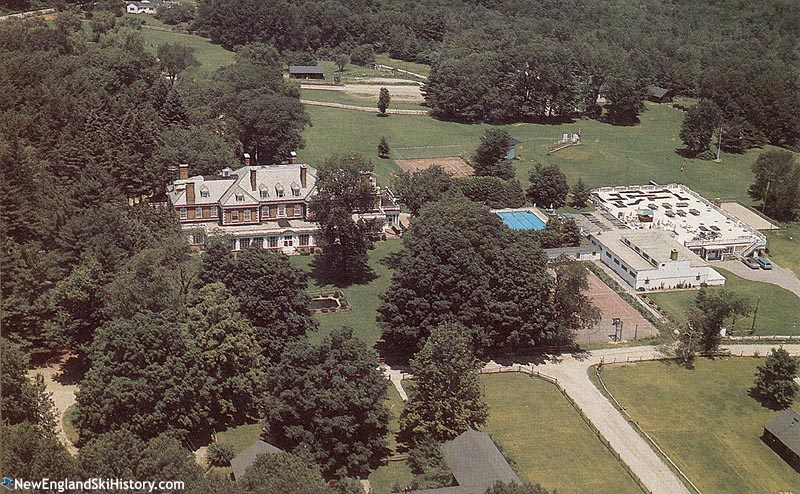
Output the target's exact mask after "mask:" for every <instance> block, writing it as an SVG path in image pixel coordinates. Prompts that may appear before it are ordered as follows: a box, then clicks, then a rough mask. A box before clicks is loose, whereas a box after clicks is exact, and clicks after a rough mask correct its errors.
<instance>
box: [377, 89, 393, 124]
mask: <svg viewBox="0 0 800 494" xmlns="http://www.w3.org/2000/svg"><path fill="white" fill-rule="evenodd" d="M391 100H392V96H391V95H390V94H389V90H388V89H386V88H385V87H382V88H381V90H380V91H379V92H378V111H379V112H380V116H382V117H383V116H386V109H387V108H389V102H390V101H391Z"/></svg>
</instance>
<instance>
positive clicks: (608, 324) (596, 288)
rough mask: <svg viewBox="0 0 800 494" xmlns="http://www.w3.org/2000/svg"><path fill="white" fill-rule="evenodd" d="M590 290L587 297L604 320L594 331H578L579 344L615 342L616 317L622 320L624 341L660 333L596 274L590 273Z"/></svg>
mask: <svg viewBox="0 0 800 494" xmlns="http://www.w3.org/2000/svg"><path fill="white" fill-rule="evenodd" d="M588 281H589V289H588V290H587V292H586V295H587V296H588V297H589V298H590V299H592V303H593V304H594V306H595V307H597V308H598V309H600V312H601V313H602V319H601V320H600V322H599V323H598V324H597V326H595V327H594V328H592V329H587V330H583V331H578V335H577V337H576V340H577V342H578V343H589V342H603V341H613V336H614V331H615V328H614V325H613V324H612V320H613V318H615V317H619V318H620V319H622V323H623V326H622V339H623V340H633V339H634V338H637V339H638V338H645V337H647V336H655V335H656V334H657V333H658V331H657V330H656V328H655V327H654V326H653V325H652V324H650V322H648V321H647V319H645V318H644V317H642V315H641V314H640V313H639V311H637V310H636V309H634V308H633V307H631V306H630V304H628V303H627V302H626V301H624V300H623V299H622V297H620V296H619V295H617V293H616V292H614V290H612V289H611V288H609V287H608V286H607V285H606V284H605V283H603V282H602V281H601V280H600V278H598V277H597V276H595V274H594V273H591V272H590V273H589V280H588Z"/></svg>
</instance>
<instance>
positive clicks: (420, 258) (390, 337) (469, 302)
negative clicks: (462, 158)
mask: <svg viewBox="0 0 800 494" xmlns="http://www.w3.org/2000/svg"><path fill="white" fill-rule="evenodd" d="M489 239H490V241H489ZM403 243H404V249H403V251H401V252H400V253H399V255H398V256H397V257H396V258H395V259H394V267H395V271H394V274H393V276H392V284H391V286H390V287H389V289H388V290H387V291H386V292H384V294H383V295H382V299H383V303H382V304H381V306H380V307H379V309H378V314H379V315H378V321H379V324H380V326H381V328H382V329H383V339H384V340H385V347H386V350H387V352H391V353H392V354H393V355H394V356H397V357H398V358H401V359H408V358H409V357H410V356H411V355H412V354H414V353H416V352H417V351H418V350H420V349H421V348H422V346H423V344H424V342H425V339H426V338H427V337H428V334H429V332H430V329H431V328H434V327H436V326H438V325H439V324H441V323H443V322H448V321H453V320H457V321H460V322H461V323H462V324H463V325H464V326H465V327H466V328H467V330H468V335H469V337H470V340H471V344H472V347H473V348H474V349H475V350H477V351H478V353H479V354H481V355H485V354H487V353H491V352H493V351H497V350H498V349H501V348H503V347H504V346H506V345H510V346H514V345H519V346H521V347H529V346H535V345H539V344H542V343H544V342H545V341H551V338H552V341H555V339H556V338H555V337H556V333H557V332H555V331H553V328H554V324H555V323H554V318H553V317H552V314H550V312H549V310H550V309H549V307H550V302H549V299H550V297H551V288H552V278H551V277H550V275H549V274H548V273H547V267H546V264H547V259H546V256H545V255H544V252H543V251H542V250H541V249H540V248H539V247H538V246H537V245H536V243H535V241H534V240H533V239H532V238H531V237H530V236H529V235H517V234H515V233H514V232H513V231H512V230H510V229H509V228H507V227H506V226H505V225H504V224H503V222H502V221H500V219H499V218H498V217H497V216H496V215H494V214H491V213H490V212H489V209H488V208H486V207H485V206H482V205H479V204H477V203H475V202H472V201H470V200H468V199H466V198H461V197H458V196H453V197H449V198H448V200H447V201H438V202H433V203H429V204H427V205H426V206H424V207H423V208H422V210H421V211H420V214H419V216H418V217H417V218H416V219H415V220H414V222H413V223H412V224H411V228H410V229H409V230H408V231H407V232H406V234H405V235H404V237H403ZM387 356H388V355H387Z"/></svg>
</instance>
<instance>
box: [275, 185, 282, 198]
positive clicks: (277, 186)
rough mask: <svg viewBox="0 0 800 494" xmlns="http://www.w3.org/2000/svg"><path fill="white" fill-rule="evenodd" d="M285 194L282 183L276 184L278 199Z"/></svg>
mask: <svg viewBox="0 0 800 494" xmlns="http://www.w3.org/2000/svg"><path fill="white" fill-rule="evenodd" d="M283 192H284V189H283V185H281V183H280V182H278V183H276V184H275V195H277V196H278V197H283Z"/></svg>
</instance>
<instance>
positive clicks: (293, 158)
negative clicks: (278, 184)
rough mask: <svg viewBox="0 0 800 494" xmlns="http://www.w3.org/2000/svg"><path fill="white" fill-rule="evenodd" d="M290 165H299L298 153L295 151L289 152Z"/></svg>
mask: <svg viewBox="0 0 800 494" xmlns="http://www.w3.org/2000/svg"><path fill="white" fill-rule="evenodd" d="M289 163H291V164H295V163H297V153H296V152H295V151H289Z"/></svg>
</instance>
